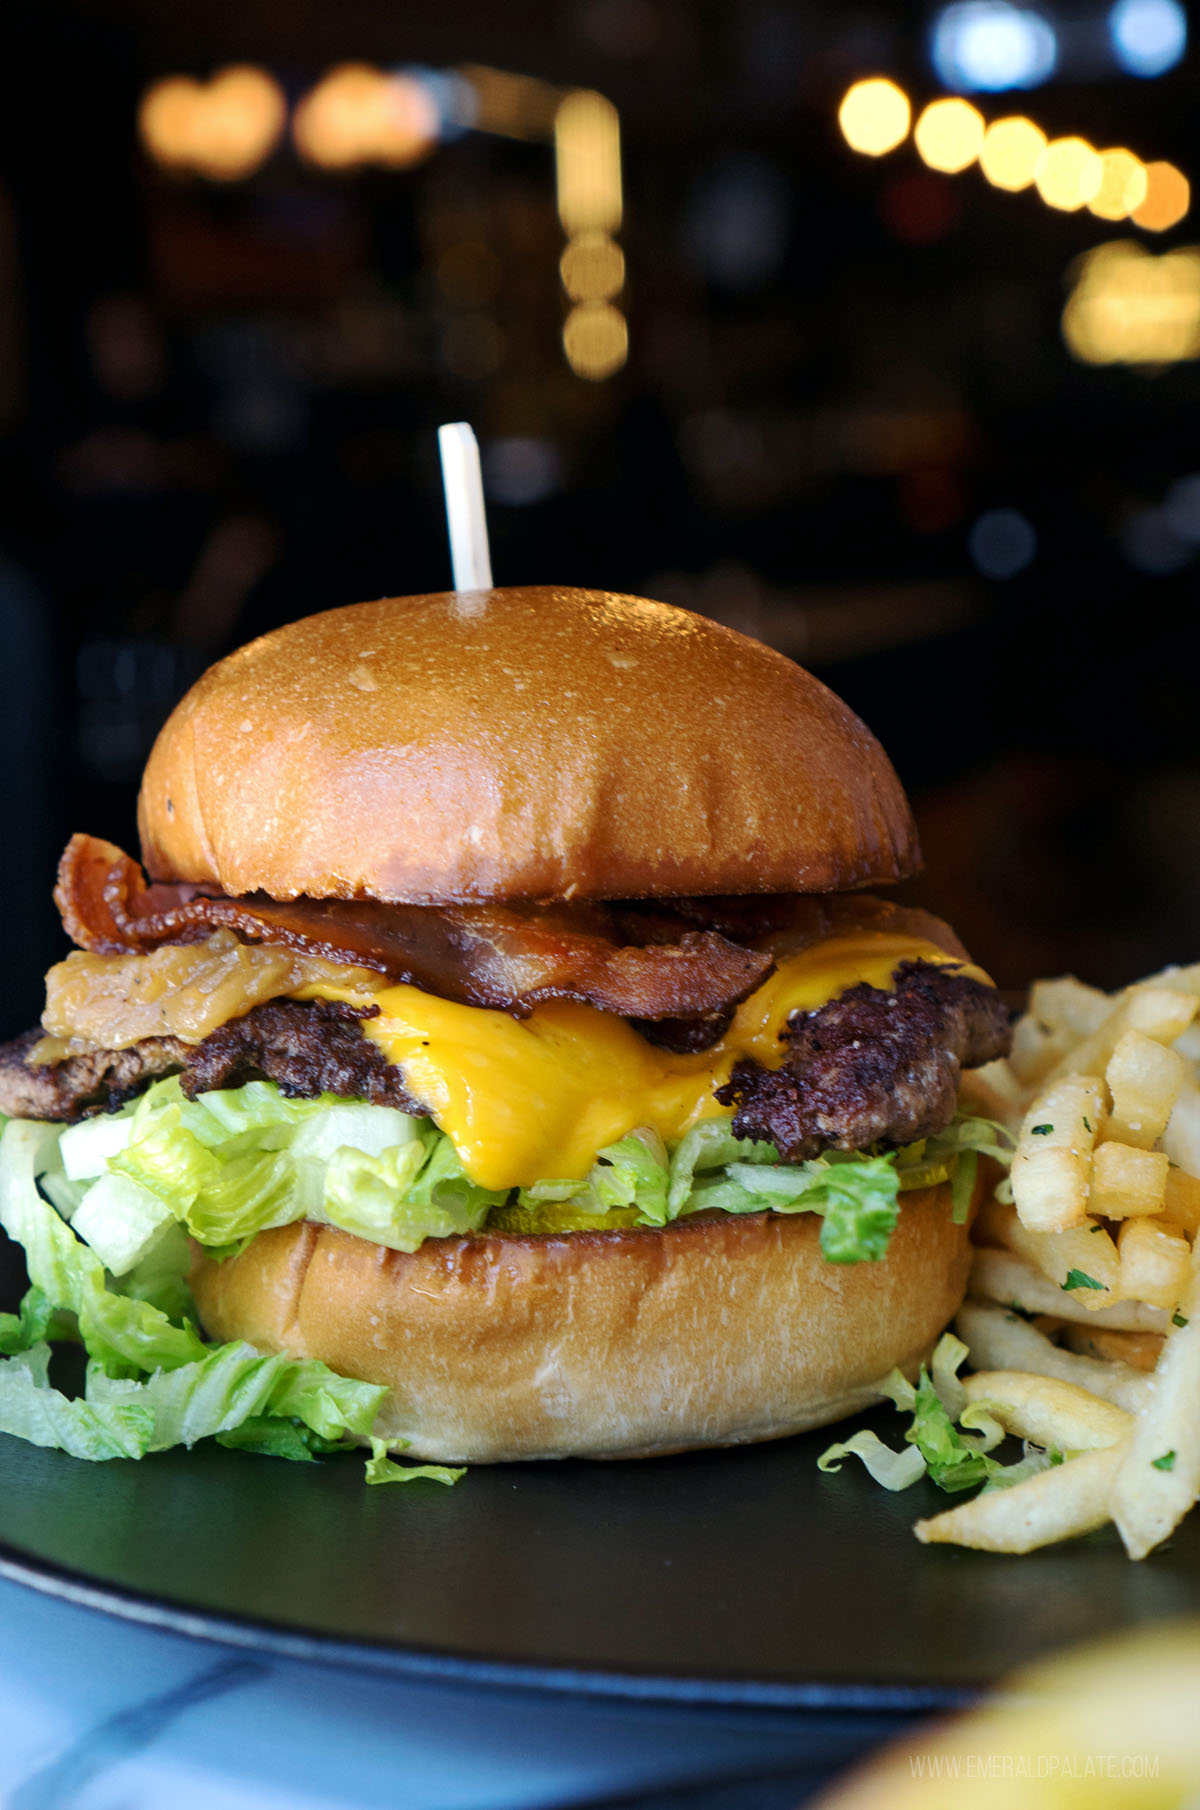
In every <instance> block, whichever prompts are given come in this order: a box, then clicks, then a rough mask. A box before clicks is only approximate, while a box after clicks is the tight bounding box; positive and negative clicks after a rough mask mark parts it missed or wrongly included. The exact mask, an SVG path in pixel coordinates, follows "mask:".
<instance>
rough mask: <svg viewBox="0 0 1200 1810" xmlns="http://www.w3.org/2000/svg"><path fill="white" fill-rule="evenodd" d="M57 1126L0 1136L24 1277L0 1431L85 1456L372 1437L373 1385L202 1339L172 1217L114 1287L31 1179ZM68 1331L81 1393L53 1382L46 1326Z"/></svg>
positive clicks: (2, 1186)
mask: <svg viewBox="0 0 1200 1810" xmlns="http://www.w3.org/2000/svg"><path fill="white" fill-rule="evenodd" d="M59 1130H60V1127H58V1126H55V1125H46V1124H40V1123H32V1122H29V1121H25V1120H20V1119H12V1120H9V1121H8V1122H7V1124H6V1125H5V1127H4V1131H3V1135H2V1136H0V1226H3V1228H4V1230H5V1232H7V1234H8V1235H9V1237H10V1238H13V1239H15V1240H16V1241H17V1242H18V1243H19V1244H21V1245H23V1247H24V1249H25V1255H26V1265H27V1268H28V1272H29V1282H30V1286H29V1289H28V1292H27V1293H26V1295H25V1298H24V1300H23V1301H22V1303H21V1307H20V1310H19V1312H17V1313H15V1314H4V1315H2V1316H0V1352H2V1353H3V1354H4V1355H2V1356H0V1432H6V1433H13V1434H15V1435H17V1436H18V1437H19V1438H22V1439H27V1440H30V1441H32V1442H33V1443H34V1444H35V1445H43V1446H53V1447H57V1448H58V1449H59V1450H61V1451H65V1452H68V1453H70V1454H71V1455H72V1456H74V1457H77V1458H86V1459H92V1460H102V1459H108V1458H118V1457H124V1458H140V1457H142V1456H144V1455H145V1454H146V1453H147V1452H155V1451H162V1450H164V1449H166V1448H167V1447H169V1446H174V1445H185V1446H190V1445H193V1444H194V1443H195V1442H196V1441H197V1440H198V1439H205V1438H210V1437H216V1438H222V1439H224V1440H226V1442H227V1443H228V1442H230V1441H231V1440H234V1439H236V1435H237V1433H238V1431H239V1429H244V1430H245V1431H244V1437H243V1439H242V1441H241V1443H243V1444H246V1445H250V1446H252V1447H253V1448H254V1449H256V1450H259V1451H272V1452H274V1453H275V1454H276V1455H285V1456H290V1457H295V1456H298V1455H303V1456H305V1457H311V1456H312V1455H313V1454H314V1453H315V1452H317V1451H322V1450H332V1449H335V1448H336V1447H337V1446H339V1445H341V1444H342V1443H343V1442H345V1441H347V1440H349V1439H355V1440H365V1439H368V1438H370V1436H371V1429H372V1427H373V1425H374V1421H375V1417H376V1414H377V1413H378V1409H379V1404H380V1402H381V1401H382V1399H383V1397H384V1394H385V1393H386V1391H385V1390H384V1389H383V1388H382V1387H380V1386H377V1385H375V1384H371V1383H363V1382H357V1381H354V1380H352V1379H350V1378H347V1377H343V1376H338V1375H337V1374H336V1373H335V1372H334V1371H332V1370H330V1369H329V1368H328V1367H327V1366H326V1365H325V1364H322V1363H319V1362H317V1361H316V1360H315V1359H296V1358H289V1357H286V1356H283V1355H279V1354H276V1355H271V1356H264V1355H263V1354H262V1353H261V1352H259V1351H256V1350H255V1349H254V1347H253V1346H251V1345H247V1344H243V1343H241V1342H232V1343H229V1344H225V1345H217V1346H208V1345H205V1344H204V1342H203V1341H202V1340H201V1339H200V1337H199V1335H198V1334H197V1332H196V1330H195V1328H194V1326H193V1325H192V1324H191V1322H190V1320H189V1319H188V1318H187V1317H186V1310H187V1309H188V1308H189V1307H190V1297H189V1296H188V1294H187V1289H186V1281H185V1275H186V1269H187V1264H188V1242H187V1237H186V1235H185V1234H184V1232H183V1230H182V1228H181V1227H180V1226H179V1225H177V1224H172V1226H171V1227H170V1228H169V1232H168V1235H167V1236H165V1237H164V1238H163V1239H162V1240H160V1242H159V1243H158V1244H157V1245H156V1246H155V1248H154V1250H153V1252H152V1253H150V1255H149V1256H148V1257H147V1258H146V1259H145V1260H144V1261H143V1263H142V1264H141V1265H140V1266H139V1268H138V1269H137V1270H136V1271H135V1272H133V1273H132V1274H131V1276H130V1277H128V1278H126V1281H127V1283H129V1284H130V1285H132V1286H133V1287H134V1288H136V1289H137V1290H138V1291H139V1292H137V1293H126V1292H122V1288H121V1285H120V1284H117V1283H114V1281H113V1279H112V1277H111V1276H110V1275H108V1274H107V1273H106V1271H105V1268H104V1265H103V1263H102V1261H101V1259H100V1257H99V1256H98V1255H97V1253H96V1252H95V1251H94V1250H93V1249H92V1248H91V1247H90V1246H89V1245H88V1244H86V1243H85V1242H84V1241H83V1240H82V1239H81V1238H80V1237H79V1236H78V1234H77V1233H76V1231H75V1230H74V1229H73V1228H72V1226H70V1225H68V1224H67V1222H66V1221H65V1220H64V1219H63V1218H62V1217H61V1215H60V1214H59V1212H58V1211H57V1209H56V1208H55V1207H54V1206H52V1205H51V1204H50V1202H49V1201H48V1200H47V1199H46V1198H45V1197H44V1193H43V1190H42V1188H41V1187H40V1186H39V1183H40V1181H42V1180H43V1179H44V1178H45V1177H47V1176H53V1175H54V1174H56V1173H61V1170H60V1169H59V1164H60V1163H61V1155H60V1150H59V1143H58V1132H59ZM176 1314H177V1315H178V1318H176V1317H174V1316H175V1315H176ZM64 1334H65V1335H73V1336H77V1337H78V1339H79V1340H80V1341H81V1342H82V1344H83V1346H84V1348H85V1350H86V1352H87V1356H88V1364H87V1379H86V1384H85V1388H84V1392H83V1395H82V1396H77V1397H71V1396H68V1395H66V1394H65V1393H64V1392H63V1391H61V1390H59V1389H57V1388H56V1387H55V1386H54V1385H53V1383H52V1382H51V1380H50V1373H49V1371H50V1357H51V1351H50V1345H49V1343H48V1336H58V1335H64ZM374 1456H377V1454H374Z"/></svg>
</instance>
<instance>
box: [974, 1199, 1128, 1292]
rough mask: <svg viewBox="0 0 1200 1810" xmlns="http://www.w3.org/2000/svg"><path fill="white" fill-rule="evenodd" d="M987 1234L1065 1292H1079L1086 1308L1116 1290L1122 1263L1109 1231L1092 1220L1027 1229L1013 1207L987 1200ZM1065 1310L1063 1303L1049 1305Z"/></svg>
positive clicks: (992, 1240)
mask: <svg viewBox="0 0 1200 1810" xmlns="http://www.w3.org/2000/svg"><path fill="white" fill-rule="evenodd" d="M987 1233H988V1236H987V1239H986V1240H985V1241H983V1242H992V1243H995V1244H997V1245H999V1246H1000V1248H1001V1249H1003V1250H1009V1251H1015V1252H1016V1254H1017V1256H1018V1257H1024V1258H1025V1260H1026V1261H1027V1262H1028V1263H1032V1264H1033V1265H1034V1267H1035V1268H1036V1269H1039V1270H1040V1271H1041V1272H1042V1274H1043V1276H1047V1277H1049V1279H1050V1281H1051V1282H1054V1283H1057V1285H1058V1287H1059V1288H1060V1289H1061V1290H1062V1292H1063V1293H1064V1294H1071V1293H1075V1292H1078V1294H1079V1297H1080V1300H1081V1301H1082V1303H1083V1305H1084V1306H1085V1307H1087V1308H1089V1310H1092V1311H1094V1310H1095V1309H1096V1308H1099V1307H1103V1306H1104V1305H1105V1304H1106V1303H1107V1302H1111V1301H1113V1300H1114V1299H1116V1298H1117V1297H1118V1294H1119V1287H1118V1283H1119V1278H1120V1264H1119V1261H1118V1258H1117V1247H1116V1245H1115V1244H1114V1243H1113V1241H1112V1238H1111V1236H1110V1234H1109V1233H1108V1232H1107V1231H1106V1230H1105V1228H1104V1227H1103V1226H1102V1225H1098V1224H1097V1223H1096V1222H1095V1220H1085V1221H1084V1223H1083V1224H1082V1225H1081V1226H1073V1227H1072V1228H1071V1229H1070V1231H1067V1232H1031V1231H1030V1229H1029V1227H1028V1226H1026V1225H1023V1224H1022V1223H1021V1220H1020V1219H1019V1217H1018V1216H1017V1213H1016V1210H1015V1209H1014V1208H1012V1207H1005V1206H1003V1205H1001V1203H1000V1202H998V1201H994V1202H989V1204H988V1208H987ZM1047 1311H1059V1312H1065V1311H1066V1310H1065V1309H1058V1310H1050V1309H1048V1310H1047Z"/></svg>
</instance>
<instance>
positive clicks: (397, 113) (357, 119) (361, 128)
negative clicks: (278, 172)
mask: <svg viewBox="0 0 1200 1810" xmlns="http://www.w3.org/2000/svg"><path fill="white" fill-rule="evenodd" d="M440 124H441V117H440V113H439V110H438V105H437V101H436V100H435V98H434V95H433V93H432V92H431V90H430V89H429V88H428V87H427V86H426V85H425V84H424V83H423V82H421V81H419V80H418V79H417V78H416V77H414V76H407V75H389V74H387V73H385V71H384V70H382V69H376V68H374V67H373V66H372V65H371V64H369V63H341V64H339V65H338V66H337V67H336V68H335V69H331V70H330V71H329V72H328V74H327V75H325V76H323V77H322V79H321V80H320V81H319V82H318V83H317V85H316V87H315V88H313V89H311V90H310V91H309V93H308V94H306V95H305V96H304V98H303V100H302V101H301V102H300V103H299V105H298V106H297V108H296V111H295V114H294V116H293V119H292V137H293V139H294V140H295V144H296V149H297V151H298V152H299V154H300V156H301V157H303V158H304V159H305V161H306V162H308V163H314V164H317V165H318V166H319V167H320V168H322V169H327V170H345V169H353V168H355V167H356V166H358V165H362V164H368V163H379V164H384V165H386V166H388V167H390V168H392V169H405V168H407V167H409V166H410V165H411V164H414V163H417V162H419V161H420V159H421V158H422V157H424V156H426V155H427V154H428V153H429V151H430V150H431V149H432V148H433V146H434V144H435V143H436V142H437V137H438V131H439V127H440Z"/></svg>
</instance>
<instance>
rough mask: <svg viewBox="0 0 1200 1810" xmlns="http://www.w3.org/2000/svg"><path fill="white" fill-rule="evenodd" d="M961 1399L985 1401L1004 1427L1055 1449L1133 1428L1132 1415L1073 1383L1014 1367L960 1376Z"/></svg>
mask: <svg viewBox="0 0 1200 1810" xmlns="http://www.w3.org/2000/svg"><path fill="white" fill-rule="evenodd" d="M963 1387H964V1388H965V1390H966V1392H967V1400H968V1401H971V1402H986V1403H987V1405H988V1407H989V1408H990V1409H991V1411H992V1413H993V1414H994V1415H995V1417H996V1419H997V1420H998V1421H999V1422H1000V1424H1001V1426H1002V1427H1003V1428H1004V1430H1005V1432H1006V1433H1015V1434H1016V1435H1017V1436H1018V1438H1020V1439H1031V1440H1033V1442H1034V1444H1035V1445H1040V1446H1047V1447H1050V1446H1053V1447H1055V1448H1056V1449H1057V1450H1058V1451H1060V1452H1085V1451H1086V1452H1090V1451H1093V1450H1096V1449H1098V1448H1100V1447H1102V1446H1110V1445H1115V1444H1116V1442H1117V1440H1118V1439H1124V1438H1126V1437H1127V1435H1128V1434H1130V1433H1131V1432H1132V1431H1133V1416H1132V1414H1130V1413H1129V1412H1128V1411H1127V1410H1126V1409H1124V1408H1118V1407H1116V1406H1115V1405H1114V1403H1112V1402H1110V1401H1105V1400H1104V1399H1103V1397H1101V1396H1099V1395H1093V1394H1092V1393H1091V1391H1090V1390H1089V1389H1082V1388H1080V1386H1079V1384H1078V1383H1067V1382H1063V1381H1062V1379H1061V1378H1059V1377H1053V1376H1033V1375H1031V1374H1030V1373H1029V1372H1028V1371H1020V1370H981V1371H976V1373H975V1374H974V1375H972V1376H966V1377H964V1378H963Z"/></svg>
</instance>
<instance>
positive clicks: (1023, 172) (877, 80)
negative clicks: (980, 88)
mask: <svg viewBox="0 0 1200 1810" xmlns="http://www.w3.org/2000/svg"><path fill="white" fill-rule="evenodd" d="M838 124H839V126H840V127H841V131H842V136H843V137H844V138H845V140H846V143H847V144H848V145H849V146H850V147H851V149H852V150H855V151H859V152H861V153H863V154H864V155H865V156H868V157H883V156H885V155H886V154H887V153H888V152H889V151H895V150H897V149H898V148H899V146H900V145H902V144H903V143H904V142H905V141H906V139H907V138H908V136H909V133H910V131H911V133H912V138H913V143H914V145H915V146H916V150H917V155H918V156H919V157H920V158H921V160H922V162H924V163H925V164H926V165H927V166H928V167H929V168H930V169H932V170H939V171H942V172H943V173H945V174H948V175H958V174H959V173H961V172H962V171H964V170H968V169H970V168H971V167H972V166H973V165H974V164H978V165H979V168H980V170H981V171H982V172H983V175H984V177H985V179H986V180H987V181H988V182H989V183H991V184H992V186H993V187H994V188H998V189H1005V190H1007V191H1009V192H1010V193H1017V192H1019V191H1020V190H1022V189H1034V190H1036V192H1037V194H1038V195H1039V196H1040V197H1041V199H1042V200H1043V201H1044V202H1045V203H1046V205H1047V207H1053V208H1058V209H1060V210H1061V211H1063V212H1065V213H1075V212H1078V211H1079V210H1080V209H1082V208H1087V209H1088V210H1089V212H1091V213H1093V214H1094V215H1096V217H1097V218H1098V219H1101V220H1114V221H1115V220H1130V221H1132V222H1133V224H1134V225H1135V226H1140V227H1142V228H1143V229H1144V230H1145V231H1147V232H1166V231H1167V229H1168V228H1169V227H1172V226H1176V225H1178V223H1179V222H1180V221H1181V220H1182V219H1183V218H1184V216H1185V215H1186V214H1187V212H1188V209H1189V207H1190V205H1191V187H1190V184H1189V183H1188V179H1187V177H1186V176H1185V175H1184V174H1183V172H1182V171H1181V170H1178V169H1176V167H1175V165H1174V164H1171V163H1165V162H1152V163H1145V162H1143V161H1142V159H1141V158H1139V157H1136V156H1135V155H1134V153H1133V152H1132V151H1129V150H1126V149H1125V148H1124V147H1114V148H1112V149H1110V150H1097V149H1096V147H1095V146H1093V145H1090V144H1089V143H1088V142H1087V140H1086V139H1084V138H1079V137H1067V138H1048V137H1047V135H1046V133H1045V132H1043V131H1042V129H1041V127H1040V126H1038V125H1036V124H1035V122H1034V121H1033V120H1031V119H1026V118H1025V117H1024V115H1020V114H1017V115H1013V116H1011V117H1008V118H1005V119H998V120H993V121H992V122H991V123H990V124H988V122H987V121H985V119H984V117H983V115H982V113H981V112H980V111H979V109H978V108H977V107H974V106H972V104H971V103H970V101H966V100H963V99H962V98H961V97H960V96H948V97H946V98H945V99H942V100H936V101H931V102H930V103H929V105H928V106H927V107H925V108H924V109H923V111H922V112H921V113H920V115H919V116H918V118H917V120H916V123H915V125H914V123H913V109H912V103H911V101H910V100H909V97H908V95H907V94H906V93H905V92H904V90H903V89H902V88H900V87H899V86H898V85H897V84H896V83H895V82H892V81H889V80H887V79H886V78H885V77H882V76H873V77H869V78H868V79H867V80H865V81H860V82H855V83H854V84H853V85H852V86H851V87H850V88H849V89H847V91H846V93H845V95H844V96H843V97H842V102H841V105H840V107H839V108H838Z"/></svg>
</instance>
